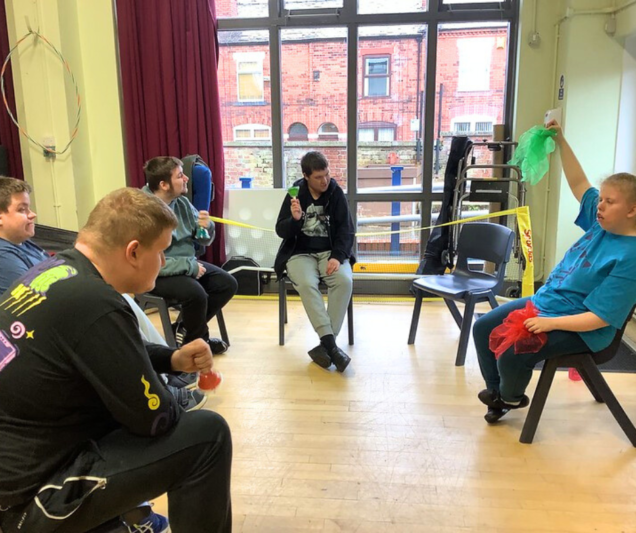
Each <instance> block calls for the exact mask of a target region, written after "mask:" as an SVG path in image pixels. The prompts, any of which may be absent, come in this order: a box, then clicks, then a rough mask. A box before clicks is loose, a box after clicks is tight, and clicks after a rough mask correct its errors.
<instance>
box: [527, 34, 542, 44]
mask: <svg viewBox="0 0 636 533" xmlns="http://www.w3.org/2000/svg"><path fill="white" fill-rule="evenodd" d="M528 44H529V45H530V46H531V47H532V48H539V46H540V45H541V35H539V32H538V31H533V32H530V36H529V37H528Z"/></svg>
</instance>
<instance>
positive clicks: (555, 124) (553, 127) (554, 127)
mask: <svg viewBox="0 0 636 533" xmlns="http://www.w3.org/2000/svg"><path fill="white" fill-rule="evenodd" d="M545 127H546V128H548V129H549V130H553V131H556V136H555V137H554V140H555V141H557V142H559V141H560V140H561V139H562V138H563V129H562V128H561V124H559V123H558V122H557V121H556V120H555V119H552V120H551V121H550V122H548V123H547V124H546V125H545Z"/></svg>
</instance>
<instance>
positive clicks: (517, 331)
mask: <svg viewBox="0 0 636 533" xmlns="http://www.w3.org/2000/svg"><path fill="white" fill-rule="evenodd" d="M538 314H539V312H538V311H537V308H536V307H535V306H534V304H533V303H532V301H531V300H528V301H527V302H526V306H525V307H524V308H523V309H517V310H516V311H512V312H511V313H510V314H509V315H508V316H507V317H506V318H504V321H503V322H502V323H501V325H499V326H497V327H496V328H495V329H493V330H492V331H491V332H490V337H489V338H488V341H489V342H488V347H489V348H490V350H491V351H492V352H494V353H495V359H499V357H501V354H502V353H504V352H505V351H506V350H507V349H508V348H510V347H511V346H513V345H514V347H515V353H537V352H538V351H539V350H540V349H541V348H543V347H544V346H545V343H546V342H547V341H548V335H547V334H546V333H537V334H535V333H530V331H528V329H527V328H526V327H525V326H524V325H523V323H524V322H525V321H526V320H527V319H528V318H533V317H535V316H537V315H538Z"/></svg>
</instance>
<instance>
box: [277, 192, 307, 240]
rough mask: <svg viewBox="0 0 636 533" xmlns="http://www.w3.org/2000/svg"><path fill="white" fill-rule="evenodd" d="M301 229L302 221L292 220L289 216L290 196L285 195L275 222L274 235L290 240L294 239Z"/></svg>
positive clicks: (290, 215)
mask: <svg viewBox="0 0 636 533" xmlns="http://www.w3.org/2000/svg"><path fill="white" fill-rule="evenodd" d="M302 228H303V219H302V218H301V219H300V220H294V217H292V214H291V196H289V194H288V195H286V196H285V199H284V200H283V205H281V207H280V212H279V213H278V220H276V234H277V235H278V236H279V237H280V238H281V239H292V238H294V237H296V236H297V235H298V234H299V233H300V230H302Z"/></svg>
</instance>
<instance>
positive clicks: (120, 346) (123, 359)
mask: <svg viewBox="0 0 636 533" xmlns="http://www.w3.org/2000/svg"><path fill="white" fill-rule="evenodd" d="M72 352H73V357H74V359H75V360H74V361H73V364H74V365H75V366H76V368H78V370H79V372H80V373H81V374H82V375H83V377H84V378H85V379H86V380H87V381H88V382H89V383H90V384H91V385H92V386H93V387H94V389H95V391H96V392H97V394H98V395H99V397H100V398H101V400H102V401H103V402H104V405H105V406H106V408H107V409H108V410H109V411H110V413H111V414H112V416H113V418H114V419H115V420H116V421H117V422H119V423H120V424H121V425H122V426H124V427H125V428H127V429H128V430H129V431H130V432H131V433H134V434H135V435H142V436H158V435H161V434H163V433H165V432H166V431H168V430H169V429H170V428H172V427H173V426H174V425H175V424H176V422H177V420H178V419H179V413H180V411H181V408H180V407H179V406H178V404H177V403H176V401H175V399H174V397H173V396H172V395H171V394H170V393H169V392H168V390H167V389H166V387H165V386H164V384H163V382H162V381H161V378H160V377H159V375H158V374H157V373H156V371H155V370H154V369H153V367H152V364H151V361H150V358H149V356H148V353H147V352H146V348H145V347H144V344H143V341H142V340H141V335H140V334H139V330H138V329H137V327H136V321H134V320H131V316H130V315H129V314H128V313H127V312H126V311H124V310H116V311H112V312H110V313H108V314H106V315H103V316H101V317H100V318H99V319H98V320H96V321H95V322H94V323H93V324H91V326H90V327H89V328H88V329H87V330H86V332H85V335H84V337H83V338H82V339H81V340H80V341H79V343H78V345H77V346H76V349H75V350H73V351H72ZM166 353H167V352H166V351H163V352H162V354H158V353H157V354H156V357H157V362H158V366H163V364H165V355H166ZM162 356H163V363H161V362H160V361H161V358H162Z"/></svg>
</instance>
